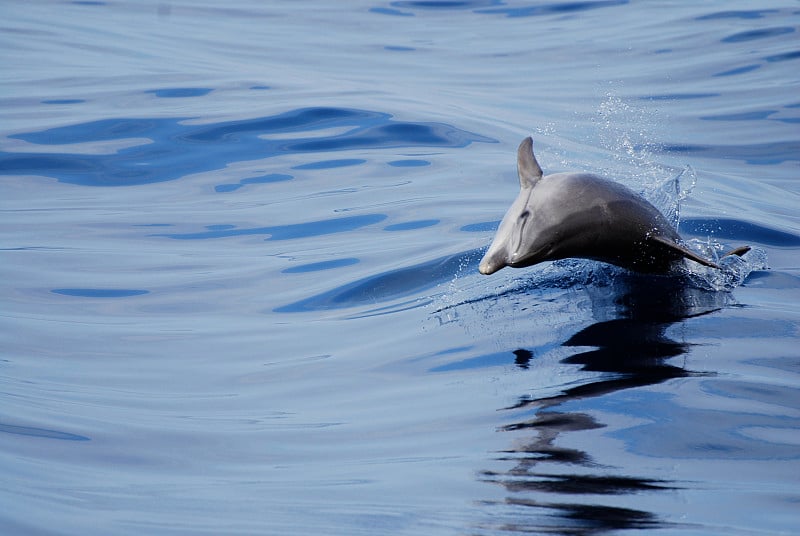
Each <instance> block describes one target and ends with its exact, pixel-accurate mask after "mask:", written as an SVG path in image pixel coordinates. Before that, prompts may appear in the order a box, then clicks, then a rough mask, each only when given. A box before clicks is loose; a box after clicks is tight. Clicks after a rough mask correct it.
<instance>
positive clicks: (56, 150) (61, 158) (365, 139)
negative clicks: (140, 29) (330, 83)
mask: <svg viewBox="0 0 800 536" xmlns="http://www.w3.org/2000/svg"><path fill="white" fill-rule="evenodd" d="M186 89H187V88H184V89H182V90H176V91H177V93H175V92H172V93H169V94H167V95H164V94H159V93H157V95H159V96H168V97H174V96H184V97H185V96H195V95H194V94H192V92H188V93H187V91H186ZM158 91H159V92H160V91H161V90H158ZM188 119H189V118H186V117H182V118H181V117H178V118H166V119H163V118H117V119H104V120H99V121H90V122H86V123H79V124H76V125H69V126H64V127H56V128H51V129H46V130H42V131H37V132H28V133H22V134H15V135H13V136H10V137H11V138H13V139H18V140H22V141H24V142H27V143H28V144H31V146H30V147H26V151H25V152H0V173H2V174H4V175H38V176H46V177H53V178H55V179H57V180H59V181H60V182H65V183H70V184H79V185H83V186H130V185H139V184H150V183H156V182H163V181H171V180H175V179H179V178H181V177H184V176H186V175H189V174H194V173H201V172H207V171H213V170H217V169H223V168H225V167H226V166H228V165H230V164H232V163H236V162H241V161H245V160H253V159H254V158H271V157H275V156H284V155H287V154H296V153H306V152H321V151H342V150H346V149H376V148H397V147H403V148H405V147H465V146H467V145H469V144H471V143H473V142H485V143H495V142H496V140H493V139H491V138H487V137H485V136H480V135H478V134H474V133H471V132H467V131H465V130H461V129H459V128H456V127H454V126H451V125H446V124H443V123H432V122H419V123H412V122H407V121H397V120H394V119H392V116H391V115H390V114H386V113H381V112H373V111H368V110H355V109H346V108H326V107H314V108H302V109H298V110H292V111H289V112H285V113H281V114H277V115H274V116H269V117H259V118H253V119H245V120H238V121H226V122H222V123H216V124H211V125H208V124H204V125H191V124H186V121H187V120H188ZM329 128H335V129H338V130H337V133H336V134H332V135H329V136H326V137H319V135H318V134H317V136H314V135H313V132H315V131H320V130H323V129H329ZM303 133H308V135H307V136H306V137H302V134H303ZM280 134H291V136H288V137H289V138H290V139H280V136H276V135H280ZM267 135H269V139H265V136H267ZM109 140H131V141H132V142H133V143H132V146H131V145H128V146H126V147H124V148H122V149H119V150H118V151H116V152H114V153H112V154H75V153H74V152H70V146H71V145H74V144H78V143H88V144H92V143H94V144H98V143H99V142H103V141H109ZM48 146H50V148H48ZM84 152H85V151H84ZM362 162H364V160H361V159H358V160H356V159H339V160H327V161H322V162H315V163H310V164H305V166H306V167H302V166H299V167H297V168H296V169H326V168H329V167H339V166H344V165H356V164H359V163H362ZM241 184H246V182H244V181H243V182H242V183H241ZM241 184H240V185H241ZM240 185H236V184H235V183H234V184H233V185H223V186H222V188H221V189H220V188H218V189H217V191H218V192H228V191H231V190H233V189H236V188H238V187H239V186H240Z"/></svg>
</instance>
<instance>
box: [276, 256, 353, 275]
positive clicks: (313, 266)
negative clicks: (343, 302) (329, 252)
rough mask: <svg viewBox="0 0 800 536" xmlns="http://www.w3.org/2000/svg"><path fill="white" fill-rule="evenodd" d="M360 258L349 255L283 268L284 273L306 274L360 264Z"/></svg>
mask: <svg viewBox="0 0 800 536" xmlns="http://www.w3.org/2000/svg"><path fill="white" fill-rule="evenodd" d="M359 262H361V261H359V259H356V258H354V257H348V258H346V259H335V260H332V261H322V262H312V263H310V264H302V265H299V266H292V267H290V268H286V269H284V270H281V273H283V274H304V273H308V272H319V271H322V270H332V269H334V268H342V267H344V266H352V265H354V264H358V263H359Z"/></svg>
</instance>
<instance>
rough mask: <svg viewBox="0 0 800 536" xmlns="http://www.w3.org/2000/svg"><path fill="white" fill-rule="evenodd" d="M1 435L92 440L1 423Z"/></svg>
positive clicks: (56, 431)
mask: <svg viewBox="0 0 800 536" xmlns="http://www.w3.org/2000/svg"><path fill="white" fill-rule="evenodd" d="M0 433H5V434H15V435H23V436H31V437H40V438H45V439H61V440H64V441H90V438H88V437H86V436H82V435H78V434H71V433H69V432H62V431H60V430H51V429H49V428H36V427H33V426H18V425H14V424H3V423H0Z"/></svg>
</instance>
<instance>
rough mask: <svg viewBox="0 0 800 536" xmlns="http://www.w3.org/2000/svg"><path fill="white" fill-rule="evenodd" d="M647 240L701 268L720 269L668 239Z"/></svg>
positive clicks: (661, 237)
mask: <svg viewBox="0 0 800 536" xmlns="http://www.w3.org/2000/svg"><path fill="white" fill-rule="evenodd" d="M647 239H648V240H653V241H655V242H658V243H659V244H661V245H663V246H666V247H668V248H669V249H671V250H673V251H675V252H676V253H678V254H679V255H680V256H681V257H685V258H687V259H691V260H693V261H694V262H697V263H700V264H702V265H703V266H708V267H710V268H716V269H717V270H719V269H720V267H719V266H717V265H716V264H715V263H713V262H711V261H710V260H708V259H704V258H703V257H701V256H700V255H698V254H697V253H695V252H694V251H692V250H690V249H688V248H685V247H683V246H681V245H680V244H677V243H675V242H674V241H672V240H670V239H669V238H665V237H663V236H648V237H647Z"/></svg>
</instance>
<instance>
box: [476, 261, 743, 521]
mask: <svg viewBox="0 0 800 536" xmlns="http://www.w3.org/2000/svg"><path fill="white" fill-rule="evenodd" d="M587 291H588V292H589V293H590V295H591V298H592V310H593V316H594V317H595V319H597V322H595V323H594V324H591V325H589V326H588V327H586V328H584V329H581V330H580V331H578V332H577V333H575V334H573V335H572V336H571V337H569V338H568V339H567V340H566V341H564V342H563V343H562V344H563V346H564V347H576V348H577V347H580V348H582V349H584V348H587V347H588V348H591V349H585V350H582V351H579V352H576V353H574V354H572V355H570V356H568V357H566V358H564V359H563V360H562V363H567V364H573V365H581V368H582V370H585V371H593V372H600V373H603V374H602V375H601V376H599V377H598V378H597V379H596V380H594V381H591V382H590V383H586V384H582V385H579V386H575V387H570V388H568V389H566V390H564V391H562V392H561V393H560V394H557V395H550V396H546V397H540V398H536V397H533V396H531V395H528V394H526V395H523V396H520V397H519V399H518V402H517V403H516V404H514V405H513V406H511V407H508V408H504V410H505V411H508V412H515V413H523V414H524V415H526V416H527V417H528V418H526V419H525V420H520V421H518V422H513V423H511V424H508V425H505V426H502V427H501V428H500V429H499V431H501V432H510V431H515V432H517V433H519V432H521V431H524V432H530V437H528V438H522V439H517V440H516V441H515V444H514V446H512V447H510V448H509V449H507V450H505V451H503V452H502V453H500V456H498V457H497V458H496V460H497V461H500V462H510V463H511V464H512V467H511V468H509V469H508V470H505V471H483V472H482V473H481V478H482V479H483V480H484V481H486V482H489V483H493V484H497V485H500V486H503V488H505V490H506V491H507V492H508V496H507V497H506V499H505V501H504V504H505V505H506V506H508V507H510V508H512V509H513V513H511V514H510V515H509V516H508V517H506V518H505V519H503V521H501V522H500V523H492V525H493V526H492V529H494V530H498V529H499V530H501V531H503V532H506V531H507V532H520V533H526V534H528V533H536V534H538V533H548V534H570V535H583V534H598V533H603V532H607V531H617V530H623V529H648V528H659V527H665V526H670V525H673V523H672V522H667V521H665V520H663V519H660V518H659V516H658V515H656V514H655V513H652V512H649V511H646V510H643V509H638V508H635V507H632V506H636V505H635V504H632V502H631V501H619V500H616V501H611V500H604V499H602V497H610V496H621V495H633V494H642V493H660V492H663V491H664V490H670V489H676V488H678V487H680V486H679V485H678V484H676V483H675V482H670V481H666V480H659V479H652V478H645V477H637V476H632V475H628V474H624V471H625V469H624V468H615V467H608V466H604V465H600V464H599V463H597V462H596V461H595V460H594V459H593V456H592V455H591V454H590V452H589V450H583V449H581V448H576V447H574V446H572V447H567V446H560V445H559V443H569V444H572V445H574V443H575V442H574V441H572V442H565V441H558V439H559V438H562V439H563V436H565V435H567V434H570V433H571V432H578V431H587V430H593V429H598V428H603V427H605V426H606V425H605V424H604V423H602V422H600V421H598V419H597V418H596V417H595V416H593V415H590V414H588V413H583V412H579V411H569V410H562V411H559V409H558V408H559V407H564V406H567V405H568V403H570V402H574V401H577V400H581V399H588V398H595V397H602V396H605V395H609V394H612V393H615V392H619V391H622V390H625V389H633V388H638V387H643V386H648V385H655V384H658V383H661V382H665V381H667V380H670V379H674V378H682V377H688V376H695V375H705V374H706V373H701V372H692V371H689V370H686V369H685V368H684V367H683V366H681V365H680V364H676V363H675V360H674V358H676V357H678V356H680V355H682V354H685V353H686V352H687V351H688V349H689V348H690V347H691V344H690V343H687V342H679V341H676V340H673V339H672V338H670V336H669V334H668V333H667V331H668V328H670V326H673V325H675V324H679V323H681V322H682V321H683V320H684V319H686V318H689V317H693V316H698V315H703V314H708V313H711V312H713V311H715V310H718V309H720V308H721V307H724V306H725V305H728V301H729V300H730V299H731V297H730V295H729V294H727V293H718V292H709V291H704V290H699V289H695V288H690V287H688V286H687V284H686V282H685V281H683V280H681V279H679V278H660V277H656V278H654V277H644V276H624V277H621V278H618V281H617V282H616V283H614V284H613V285H611V286H609V287H604V288H593V289H587ZM513 355H514V361H515V363H516V364H517V366H519V367H521V368H528V367H529V366H530V367H533V366H534V365H533V363H530V362H531V361H533V360H535V356H534V355H533V353H532V352H531V351H530V350H526V349H524V348H520V349H517V350H515V351H513ZM531 415H532V416H531ZM609 503H611V504H609ZM518 507H528V508H530V509H531V512H532V513H535V515H532V516H528V515H525V511H526V510H519V509H518Z"/></svg>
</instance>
